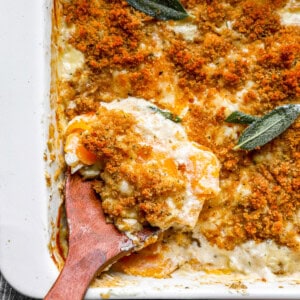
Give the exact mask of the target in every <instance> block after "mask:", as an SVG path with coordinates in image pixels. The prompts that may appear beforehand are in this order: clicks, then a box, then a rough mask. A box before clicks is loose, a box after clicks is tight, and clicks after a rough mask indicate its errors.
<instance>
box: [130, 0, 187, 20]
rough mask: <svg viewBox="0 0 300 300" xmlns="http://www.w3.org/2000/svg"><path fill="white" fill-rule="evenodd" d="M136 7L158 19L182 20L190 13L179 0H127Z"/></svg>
mask: <svg viewBox="0 0 300 300" xmlns="http://www.w3.org/2000/svg"><path fill="white" fill-rule="evenodd" d="M126 1H127V3H128V4H130V5H131V6H132V7H134V8H135V9H137V10H139V11H141V12H143V13H145V14H147V15H149V16H151V17H154V18H156V19H158V20H163V21H165V20H181V19H184V18H186V17H188V13H187V12H186V10H185V9H184V7H183V6H182V4H181V3H180V2H179V0H126Z"/></svg>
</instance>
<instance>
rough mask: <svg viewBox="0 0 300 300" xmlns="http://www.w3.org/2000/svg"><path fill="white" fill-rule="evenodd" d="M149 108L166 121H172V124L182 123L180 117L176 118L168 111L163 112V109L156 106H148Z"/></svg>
mask: <svg viewBox="0 0 300 300" xmlns="http://www.w3.org/2000/svg"><path fill="white" fill-rule="evenodd" d="M149 108H150V109H152V110H153V111H154V112H158V113H160V114H161V115H162V116H164V117H165V118H166V119H169V120H171V121H173V122H174V123H180V122H181V121H182V120H181V118H180V117H178V116H177V115H175V114H173V113H171V112H170V111H168V110H163V109H160V108H158V107H156V106H149Z"/></svg>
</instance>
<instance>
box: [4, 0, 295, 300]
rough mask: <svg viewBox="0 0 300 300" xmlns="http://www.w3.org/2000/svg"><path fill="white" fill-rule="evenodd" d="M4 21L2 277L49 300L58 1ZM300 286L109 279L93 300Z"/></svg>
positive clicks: (199, 278)
mask: <svg viewBox="0 0 300 300" xmlns="http://www.w3.org/2000/svg"><path fill="white" fill-rule="evenodd" d="M0 15H1V17H0V41H1V47H0V66H1V71H0V82H1V83H0V141H1V149H0V154H1V155H0V166H1V167H0V200H1V202H0V203H1V207H0V264H1V272H2V273H3V275H4V277H5V278H6V279H7V280H8V281H9V283H10V284H11V285H12V286H13V287H14V288H16V289H17V290H18V291H20V292H21V293H23V294H25V295H28V296H31V297H37V298H42V297H43V296H44V295H45V294H46V293H47V291H48V289H49V288H50V287H51V285H52V284H53V282H54V281H55V279H56V277H57V275H58V270H57V268H56V266H55V264H54V263H53V261H52V259H51V257H50V253H49V250H48V244H49V239H50V236H51V230H52V226H51V222H52V221H55V218H56V214H57V209H58V205H59V203H60V199H59V197H58V196H57V195H58V194H56V191H55V187H53V188H54V190H52V191H51V194H52V200H51V201H50V193H49V190H47V187H46V181H45V170H46V163H45V161H44V153H45V151H46V150H45V149H46V141H47V130H48V122H49V119H50V117H51V113H50V110H49V88H50V32H51V1H50V0H43V1H41V0H32V1H30V2H28V1H24V0H14V1H1V2H0ZM48 171H49V170H48ZM50 172H51V169H50ZM110 278H112V280H110ZM112 282H114V284H112ZM299 282H300V281H299ZM299 282H297V281H296V280H291V281H290V280H287V279H286V280H285V281H283V282H282V281H281V282H262V281H260V282H248V281H247V280H245V281H244V280H243V281H241V280H240V279H239V278H237V279H235V280H233V279H232V278H231V279H230V280H229V278H228V277H225V276H224V277H220V276H215V277H212V276H207V275H205V274H203V273H189V272H185V273H184V272H181V273H178V274H175V275H174V276H173V277H172V278H168V279H160V280H159V279H150V278H139V277H130V276H123V277H121V278H120V277H118V280H115V279H114V276H112V277H110V276H106V278H105V280H104V281H103V284H102V283H101V281H98V285H99V286H100V287H97V288H91V289H89V291H88V293H87V298H88V299H98V298H101V297H104V298H105V297H106V298H107V297H110V298H122V299H124V298H130V299H133V298H160V299H163V298H177V299H179V298H185V299H187V298H197V299H200V298H206V299H207V298H218V299H221V298H222V299H229V298H230V299H233V298H245V299H253V298H264V299H266V298H270V299H271V298H272V299H275V298H281V299H282V298H285V299H287V298H290V299H297V298H299V295H300V284H299ZM66 288H67V287H66Z"/></svg>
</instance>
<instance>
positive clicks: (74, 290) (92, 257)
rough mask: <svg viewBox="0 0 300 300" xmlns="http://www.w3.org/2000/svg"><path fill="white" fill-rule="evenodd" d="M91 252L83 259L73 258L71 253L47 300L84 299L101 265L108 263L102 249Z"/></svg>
mask: <svg viewBox="0 0 300 300" xmlns="http://www.w3.org/2000/svg"><path fill="white" fill-rule="evenodd" d="M91 250H92V251H91V252H90V253H89V254H88V255H85V256H84V257H83V258H82V259H78V257H75V256H73V257H72V255H71V253H70V254H69V255H68V258H67V260H66V263H65V266H64V268H63V270H62V272H61V273H60V275H59V277H58V278H57V280H56V281H55V283H54V285H53V286H52V288H51V289H50V291H49V292H48V294H47V295H46V297H45V298H44V299H45V300H68V299H70V300H80V299H83V297H84V295H85V293H86V290H87V287H88V286H89V283H90V282H91V280H92V279H93V277H94V275H95V273H96V272H97V270H98V269H99V265H100V268H101V266H102V265H103V264H105V263H106V262H107V258H106V255H105V253H103V251H102V250H101V249H91ZM99 260H101V261H99Z"/></svg>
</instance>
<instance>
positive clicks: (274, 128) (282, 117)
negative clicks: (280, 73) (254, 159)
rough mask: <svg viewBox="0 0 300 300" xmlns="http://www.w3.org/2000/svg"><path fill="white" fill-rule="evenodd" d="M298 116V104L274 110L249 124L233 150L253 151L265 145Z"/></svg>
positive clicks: (299, 105) (299, 111)
mask: <svg viewBox="0 0 300 300" xmlns="http://www.w3.org/2000/svg"><path fill="white" fill-rule="evenodd" d="M299 115H300V104H288V105H283V106H279V107H277V108H275V109H274V110H272V111H271V112H269V113H268V114H266V115H265V116H263V117H261V118H259V119H258V120H256V121H254V122H253V123H251V125H250V126H249V127H248V128H247V129H246V130H245V131H244V132H243V133H242V135H241V136H240V138H239V141H238V144H237V146H235V147H234V148H233V149H235V150H236V149H245V150H253V149H255V148H256V147H259V146H263V145H265V144H266V143H268V142H269V141H271V140H273V139H274V138H275V137H277V136H278V135H280V134H281V133H282V132H284V131H285V130H286V129H287V128H288V127H289V126H290V125H291V124H292V123H293V122H294V121H295V120H296V118H297V117H298V116H299Z"/></svg>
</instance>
